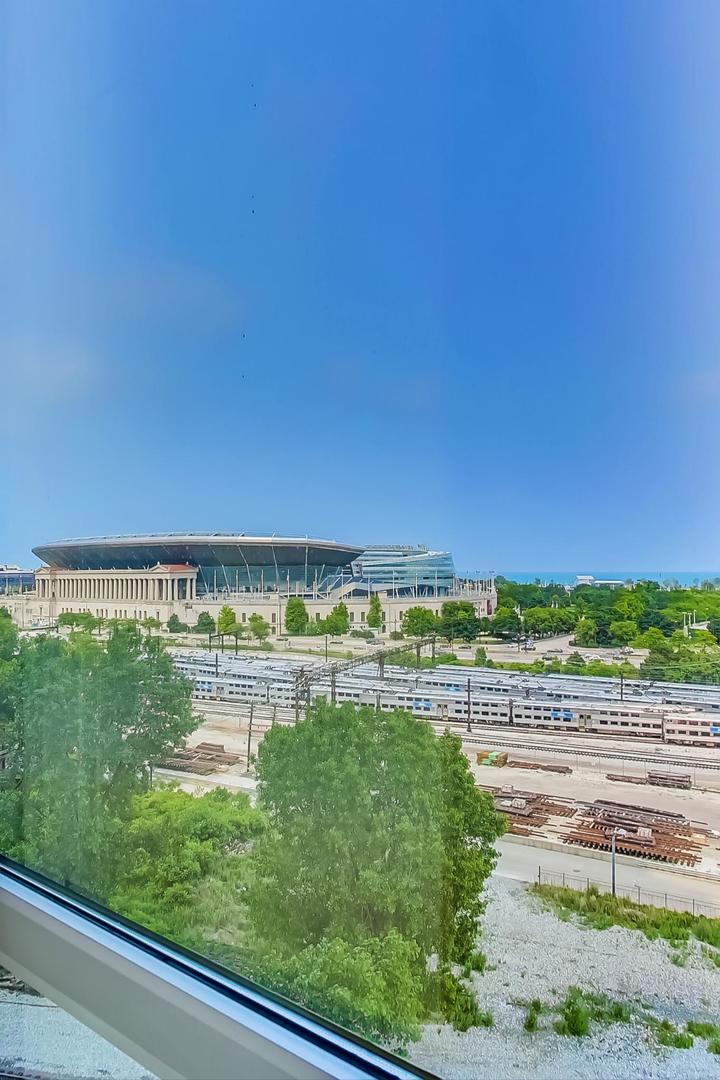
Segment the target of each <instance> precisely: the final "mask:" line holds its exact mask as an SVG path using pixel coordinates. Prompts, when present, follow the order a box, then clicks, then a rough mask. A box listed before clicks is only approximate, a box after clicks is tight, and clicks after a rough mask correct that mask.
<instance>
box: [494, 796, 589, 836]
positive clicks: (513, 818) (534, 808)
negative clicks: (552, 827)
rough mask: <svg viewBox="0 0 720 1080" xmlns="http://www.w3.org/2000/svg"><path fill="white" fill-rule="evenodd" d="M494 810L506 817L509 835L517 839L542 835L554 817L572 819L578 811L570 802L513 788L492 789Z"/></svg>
mask: <svg viewBox="0 0 720 1080" xmlns="http://www.w3.org/2000/svg"><path fill="white" fill-rule="evenodd" d="M490 791H491V792H492V795H493V800H494V802H495V809H496V810H500V811H501V813H503V814H505V816H506V818H507V822H508V832H511V833H514V834H515V835H516V836H532V835H539V834H540V832H541V830H542V828H543V826H545V825H547V823H548V820H549V818H551V817H571V816H572V815H573V814H574V813H575V807H574V805H573V803H572V802H571V801H570V800H569V799H559V798H557V797H556V796H554V795H545V794H543V793H542V792H538V791H521V790H519V789H518V788H514V787H501V788H490Z"/></svg>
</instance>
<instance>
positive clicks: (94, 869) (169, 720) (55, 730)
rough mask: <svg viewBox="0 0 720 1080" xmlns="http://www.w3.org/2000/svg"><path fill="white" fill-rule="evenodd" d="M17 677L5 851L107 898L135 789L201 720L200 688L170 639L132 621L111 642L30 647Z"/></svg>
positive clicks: (8, 734) (9, 730)
mask: <svg viewBox="0 0 720 1080" xmlns="http://www.w3.org/2000/svg"><path fill="white" fill-rule="evenodd" d="M13 683H14V685H13V687H12V705H13V708H12V714H11V716H10V717H8V718H7V719H6V723H5V725H4V727H5V730H4V734H3V742H4V744H5V746H6V747H7V748H8V755H7V767H6V769H5V770H3V771H2V773H0V789H2V791H3V794H4V796H6V797H5V798H3V810H4V811H8V810H9V811H10V815H11V818H12V820H14V821H16V822H17V825H18V829H17V831H16V834H15V835H14V837H13V838H12V842H10V838H8V837H6V842H7V843H8V844H9V845H10V846H9V849H8V848H7V847H6V850H9V853H10V854H11V855H14V856H15V857H17V858H19V859H20V860H21V861H23V862H25V863H26V864H27V865H29V866H31V867H35V868H37V869H39V870H41V871H43V872H44V873H46V874H48V875H49V876H50V877H52V878H54V879H55V880H58V881H60V882H61V883H63V884H66V885H71V886H72V887H74V888H76V889H79V890H81V891H84V892H87V893H89V894H90V895H92V896H97V897H102V896H103V895H104V894H105V889H106V887H107V884H108V881H109V879H110V876H111V871H112V867H113V859H114V853H115V851H116V847H117V845H116V839H117V836H118V833H119V832H120V831H121V830H122V827H123V822H124V821H125V820H126V819H127V816H128V814H129V809H130V800H131V798H132V796H133V794H135V793H136V792H139V791H142V790H143V789H145V788H147V786H148V784H149V780H150V770H151V765H152V763H153V762H154V761H157V760H159V759H162V758H165V757H168V756H169V755H170V754H171V753H172V752H173V750H174V749H175V748H176V747H177V746H179V745H181V744H182V742H183V740H184V738H185V737H186V736H187V735H188V734H189V732H190V731H192V730H193V729H194V728H195V727H196V726H197V720H196V719H195V717H194V716H193V715H192V708H191V692H192V686H191V683H190V682H189V681H188V680H187V679H185V678H184V677H183V676H181V675H180V674H179V673H178V671H177V669H176V668H175V667H174V665H173V663H172V661H171V659H170V657H169V656H168V654H167V653H166V652H165V650H164V648H163V644H162V642H161V640H160V639H159V638H151V637H146V636H143V635H142V634H140V633H139V632H138V631H137V630H136V629H132V630H129V629H126V628H123V627H117V628H112V629H111V631H110V637H109V639H108V641H107V642H106V643H104V642H103V643H100V642H96V641H93V640H91V639H90V638H89V637H87V636H86V635H81V636H78V637H77V638H76V639H75V640H71V641H63V640H60V639H57V638H50V637H42V638H40V639H36V640H33V641H31V642H24V643H23V645H22V647H21V649H20V652H19V655H18V657H17V660H16V670H15V678H14V680H13ZM13 803H15V806H14V807H13V805H12V804H13ZM18 811H19V812H18Z"/></svg>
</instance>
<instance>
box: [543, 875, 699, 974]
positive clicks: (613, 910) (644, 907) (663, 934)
mask: <svg viewBox="0 0 720 1080" xmlns="http://www.w3.org/2000/svg"><path fill="white" fill-rule="evenodd" d="M530 892H531V893H533V894H534V895H535V896H538V897H540V899H541V900H542V901H543V902H544V903H546V904H547V905H548V906H549V907H551V908H552V910H553V911H554V912H555V913H556V914H557V915H558V916H559V918H561V919H565V920H567V919H568V918H569V917H570V916H571V915H575V916H577V917H578V918H579V919H581V920H582V922H583V923H585V925H587V926H590V927H592V928H593V929H594V930H607V929H608V927H610V926H624V927H625V928H626V929H628V930H639V931H640V932H641V933H642V934H644V935H645V937H647V938H649V939H650V940H651V941H652V940H655V939H656V938H663V939H664V940H665V941H668V942H670V943H671V944H672V945H673V946H674V947H675V948H676V949H678V948H681V947H682V945H683V944H685V943H686V942H687V941H688V940H689V938H690V937H695V938H697V939H698V941H701V942H703V944H705V945H707V946H710V947H712V948H713V949H720V919H709V918H707V916H705V915H691V914H690V912H689V911H667V910H666V909H665V908H656V907H651V906H650V905H648V904H636V903H635V902H634V901H633V900H626V899H625V898H624V897H622V896H612V895H610V894H609V893H601V892H600V891H599V890H598V889H597V888H595V887H594V886H592V885H591V886H590V888H589V889H587V890H585V891H583V892H579V891H577V890H575V889H564V888H562V887H561V886H559V885H531V886H530ZM674 962H675V961H674ZM713 962H716V963H717V965H718V966H719V967H720V956H718V960H717V961H713ZM680 966H682V965H680Z"/></svg>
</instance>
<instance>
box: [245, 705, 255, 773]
mask: <svg viewBox="0 0 720 1080" xmlns="http://www.w3.org/2000/svg"><path fill="white" fill-rule="evenodd" d="M254 707H255V703H254V702H252V701H251V702H250V721H249V723H248V741H247V771H248V772H250V747H251V745H252V722H253V709H254Z"/></svg>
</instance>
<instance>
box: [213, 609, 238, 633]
mask: <svg viewBox="0 0 720 1080" xmlns="http://www.w3.org/2000/svg"><path fill="white" fill-rule="evenodd" d="M235 621H236V620H235V612H234V611H233V609H232V608H231V607H228V605H227V604H224V605H223V606H222V607H221V608H220V614H219V615H218V621H217V632H218V634H229V633H231V632H232V628H233V626H234V625H235Z"/></svg>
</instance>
